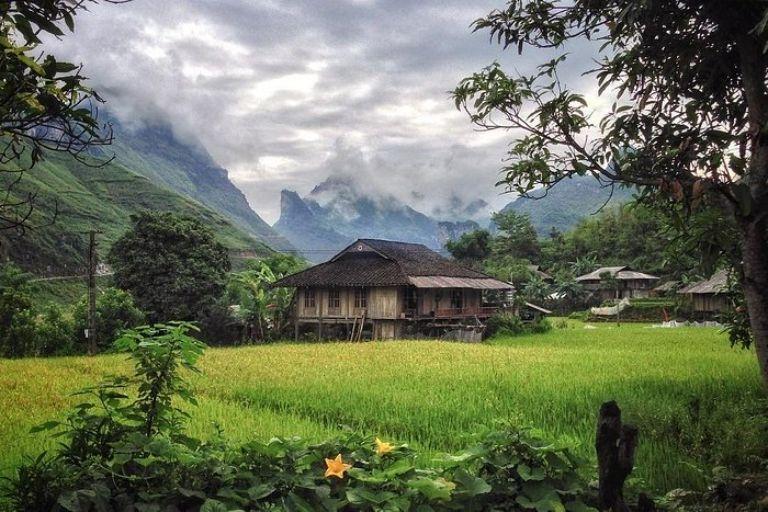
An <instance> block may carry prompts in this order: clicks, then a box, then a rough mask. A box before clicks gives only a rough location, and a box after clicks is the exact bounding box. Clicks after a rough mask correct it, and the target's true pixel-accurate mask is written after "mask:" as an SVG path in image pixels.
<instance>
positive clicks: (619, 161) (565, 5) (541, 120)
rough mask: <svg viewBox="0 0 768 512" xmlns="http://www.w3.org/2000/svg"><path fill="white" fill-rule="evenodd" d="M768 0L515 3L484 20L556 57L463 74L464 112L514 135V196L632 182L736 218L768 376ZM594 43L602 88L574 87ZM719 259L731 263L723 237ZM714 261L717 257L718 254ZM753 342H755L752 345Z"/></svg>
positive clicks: (649, 195) (504, 40)
mask: <svg viewBox="0 0 768 512" xmlns="http://www.w3.org/2000/svg"><path fill="white" fill-rule="evenodd" d="M767 27H768V7H767V6H766V5H765V3H764V2H761V1H759V0H742V1H739V2H729V3H728V4H727V8H726V7H725V5H724V4H723V2H719V1H716V0H701V1H689V0H679V1H672V0H667V1H655V0H654V1H651V0H574V1H564V0H512V1H510V2H509V3H508V4H507V6H506V7H505V8H503V9H499V10H494V11H492V12H491V13H489V14H488V15H487V16H485V17H483V18H481V19H478V20H476V21H475V22H474V29H475V30H480V31H487V32H488V33H489V34H490V37H491V39H492V40H493V41H496V42H498V43H500V44H502V45H503V46H504V47H505V48H510V47H511V48H514V49H515V50H517V52H518V53H522V52H523V51H526V50H527V49H531V48H534V49H536V48H539V49H541V48H543V49H549V50H550V51H551V50H554V51H555V52H558V51H559V55H558V56H556V57H555V58H553V59H551V60H547V61H546V62H542V63H541V65H540V66H539V67H538V68H537V70H536V71H535V72H533V73H529V74H508V73H506V72H505V71H504V70H503V69H502V67H501V66H500V65H499V64H497V63H494V64H492V65H490V66H489V67H487V68H485V69H483V70H482V71H480V72H478V73H475V74H473V75H472V76H470V77H467V78H466V79H464V80H462V81H461V82H460V83H459V85H458V86H457V87H456V89H455V90H454V99H455V102H456V105H457V107H459V108H461V109H464V110H465V111H466V112H467V113H468V114H469V115H470V118H471V120H472V122H474V123H475V124H477V125H478V126H480V127H483V128H486V129H499V128H508V129H511V130H515V133H516V134H518V133H519V134H521V135H520V136H519V137H516V139H515V140H514V142H513V143H512V144H511V145H510V150H509V153H508V155H507V158H506V159H505V167H504V172H505V175H504V179H503V180H502V182H503V184H505V185H506V186H507V187H508V188H509V189H510V190H514V191H517V192H519V193H521V194H528V193H529V192H531V191H532V190H533V189H535V188H536V187H538V186H542V185H543V186H544V187H551V186H553V185H555V184H557V183H558V182H559V181H561V180H563V179H566V178H568V177H570V176H573V175H585V174H592V175H594V176H596V177H599V178H600V179H601V180H603V182H604V183H605V184H606V185H607V186H620V185H627V184H631V185H634V186H637V187H638V190H639V194H640V199H641V200H643V201H646V202H649V203H652V204H654V205H656V206H659V207H662V208H664V209H665V211H666V212H668V213H669V214H670V215H675V216H676V217H677V219H678V221H679V223H680V224H681V229H685V220H686V218H687V214H688V213H689V212H690V211H692V210H694V209H696V208H698V207H702V206H708V207H711V206H714V207H716V208H719V209H721V210H722V211H723V212H725V214H726V215H728V216H730V218H731V219H732V220H733V222H734V224H735V226H736V228H737V232H738V234H739V238H740V240H739V249H740V251H739V252H740V254H738V255H736V258H735V259H734V260H733V261H732V263H733V264H734V265H735V266H736V268H737V269H738V274H739V277H740V281H741V283H742V284H743V288H744V293H745V297H746V302H747V306H748V308H747V309H748V312H749V317H750V324H751V328H752V329H751V331H752V335H753V336H754V341H755V347H756V351H757V354H758V359H759V361H760V364H761V369H762V373H763V377H764V379H765V381H766V383H768V137H766V136H765V135H764V133H765V126H768V85H767V82H768V80H767V74H768V56H767V55H766V50H767V49H768V31H767V30H766V28H767ZM578 40H592V41H595V43H596V44H595V45H594V47H595V51H596V55H595V56H594V57H595V59H594V64H590V68H589V69H584V71H585V72H588V73H591V76H592V77H594V79H595V82H594V85H595V87H596V88H597V92H598V93H603V94H610V95H613V96H615V98H616V100H615V101H614V102H613V104H612V106H611V108H610V109H609V110H608V111H607V112H600V111H595V110H594V105H589V102H588V97H589V94H588V93H591V92H592V91H591V90H590V91H574V90H571V89H570V88H569V87H568V84H565V83H563V81H562V80H561V79H560V74H559V70H560V68H561V66H562V64H563V62H564V61H565V59H566V54H565V51H566V47H567V45H569V44H570V43H571V42H572V41H578ZM708 249H709V250H711V251H713V252H715V256H723V257H733V256H734V255H732V254H730V253H729V252H728V251H727V250H724V248H723V247H721V246H720V245H718V244H712V245H710V246H709V247H708ZM709 259H710V260H712V259H715V257H710V258H709ZM750 341H751V339H750V338H747V339H745V340H744V342H745V343H746V344H749V342H750Z"/></svg>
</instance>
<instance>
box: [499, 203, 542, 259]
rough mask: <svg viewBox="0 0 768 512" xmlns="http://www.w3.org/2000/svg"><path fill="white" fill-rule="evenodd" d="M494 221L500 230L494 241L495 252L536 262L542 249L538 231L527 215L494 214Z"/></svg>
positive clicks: (514, 213) (508, 211)
mask: <svg viewBox="0 0 768 512" xmlns="http://www.w3.org/2000/svg"><path fill="white" fill-rule="evenodd" d="M492 219H493V222H494V223H495V224H496V227H497V228H498V230H499V234H498V236H497V237H496V240H495V241H494V248H493V250H494V252H497V253H503V254H508V255H511V256H513V257H515V258H520V259H527V260H528V261H535V260H536V259H537V258H538V257H539V254H540V253H541V248H540V247H539V240H538V237H537V236H536V229H534V227H533V224H531V218H530V217H529V216H528V215H527V214H524V213H517V212H515V211H514V210H507V211H505V212H504V211H502V212H497V213H494V214H493V217H492Z"/></svg>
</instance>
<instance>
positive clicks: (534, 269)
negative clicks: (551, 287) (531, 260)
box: [528, 265, 555, 284]
mask: <svg viewBox="0 0 768 512" xmlns="http://www.w3.org/2000/svg"><path fill="white" fill-rule="evenodd" d="M528 271H529V272H530V273H531V274H533V275H535V276H538V277H540V278H541V280H542V281H544V282H545V283H549V284H552V283H554V282H555V278H554V277H552V276H551V275H549V274H547V273H546V272H544V271H543V270H542V269H541V266H540V265H528Z"/></svg>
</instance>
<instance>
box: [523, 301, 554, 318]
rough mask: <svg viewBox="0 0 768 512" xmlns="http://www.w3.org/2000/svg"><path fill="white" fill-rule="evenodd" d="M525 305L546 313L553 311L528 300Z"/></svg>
mask: <svg viewBox="0 0 768 512" xmlns="http://www.w3.org/2000/svg"><path fill="white" fill-rule="evenodd" d="M525 305H526V306H528V307H529V308H531V309H535V310H536V311H540V312H542V313H544V314H545V315H549V314H552V312H551V311H550V310H548V309H544V308H543V307H541V306H537V305H536V304H531V303H530V302H526V303H525Z"/></svg>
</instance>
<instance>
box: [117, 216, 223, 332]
mask: <svg viewBox="0 0 768 512" xmlns="http://www.w3.org/2000/svg"><path fill="white" fill-rule="evenodd" d="M132 220H133V228H132V229H131V230H129V231H128V232H127V233H125V234H124V235H123V236H122V237H121V238H120V239H118V240H117V241H116V242H115V243H114V245H113V246H112V248H111V249H110V252H109V256H108V261H109V263H110V264H111V265H112V267H113V269H114V272H115V283H116V284H117V286H118V287H119V288H122V289H123V290H127V291H129V292H130V293H131V294H132V295H133V297H134V299H135V300H136V304H137V305H138V306H139V308H140V309H141V310H143V311H145V312H146V314H147V317H148V319H149V320H150V321H152V322H164V321H170V320H199V319H201V318H202V317H203V316H204V315H205V313H206V310H207V308H209V307H211V306H212V305H213V304H214V303H215V302H216V300H217V299H218V298H220V297H221V295H222V293H223V291H224V286H225V284H226V274H227V272H228V271H229V269H230V263H229V257H228V255H227V250H226V248H225V247H224V246H223V245H222V244H221V243H219V242H218V241H216V237H215V235H214V233H213V231H212V230H211V229H210V228H209V227H207V226H205V225H204V224H202V223H201V222H200V221H198V220H195V219H191V218H187V217H182V216H179V215H175V214H172V213H158V212H145V213H142V214H140V215H136V216H134V217H133V218H132Z"/></svg>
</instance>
